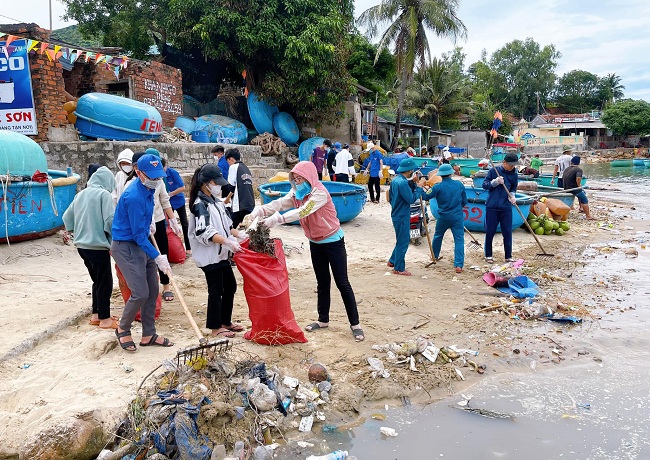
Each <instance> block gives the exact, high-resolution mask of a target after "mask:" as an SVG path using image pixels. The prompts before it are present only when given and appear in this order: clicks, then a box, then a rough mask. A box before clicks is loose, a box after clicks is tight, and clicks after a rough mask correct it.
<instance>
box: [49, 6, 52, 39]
mask: <svg viewBox="0 0 650 460" xmlns="http://www.w3.org/2000/svg"><path fill="white" fill-rule="evenodd" d="M49 4H50V33H52V0H49Z"/></svg>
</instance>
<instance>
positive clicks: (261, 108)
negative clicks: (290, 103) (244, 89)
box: [246, 91, 280, 134]
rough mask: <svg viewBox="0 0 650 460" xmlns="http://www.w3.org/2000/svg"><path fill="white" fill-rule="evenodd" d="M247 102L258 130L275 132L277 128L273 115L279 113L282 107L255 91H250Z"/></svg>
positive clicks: (260, 131) (249, 112)
mask: <svg viewBox="0 0 650 460" xmlns="http://www.w3.org/2000/svg"><path fill="white" fill-rule="evenodd" d="M246 104H247V105H248V114H249V115H250V117H251V121H252V122H253V126H255V129H256V130H257V132H258V133H260V134H264V133H271V134H275V130H274V129H273V115H275V114H276V113H278V112H279V111H280V109H278V107H277V106H275V105H272V104H269V103H268V102H266V101H265V100H263V99H260V98H259V96H258V95H257V94H256V93H254V92H253V91H251V92H249V93H248V98H246Z"/></svg>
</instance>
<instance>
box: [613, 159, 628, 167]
mask: <svg viewBox="0 0 650 460" xmlns="http://www.w3.org/2000/svg"><path fill="white" fill-rule="evenodd" d="M632 164H633V161H632V160H612V161H610V163H609V165H610V166H611V167H612V168H626V167H628V166H632Z"/></svg>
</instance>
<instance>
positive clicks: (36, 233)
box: [0, 170, 80, 243]
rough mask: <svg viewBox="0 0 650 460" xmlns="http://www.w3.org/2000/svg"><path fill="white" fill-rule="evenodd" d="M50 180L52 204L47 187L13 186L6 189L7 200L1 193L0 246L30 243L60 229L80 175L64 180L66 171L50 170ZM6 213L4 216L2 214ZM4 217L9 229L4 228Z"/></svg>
mask: <svg viewBox="0 0 650 460" xmlns="http://www.w3.org/2000/svg"><path fill="white" fill-rule="evenodd" d="M48 173H49V175H50V176H51V177H52V185H53V187H52V188H53V191H54V203H55V205H56V208H57V211H58V215H56V214H55V213H54V208H53V207H52V203H51V201H50V194H49V189H48V185H47V183H38V182H31V181H29V182H13V183H11V184H10V185H9V187H8V189H7V199H6V200H5V197H4V196H3V193H4V192H2V190H0V217H1V218H0V243H6V242H7V237H8V238H9V242H12V243H13V242H16V241H25V240H33V239H36V238H43V237H44V236H48V235H50V234H52V233H55V232H56V231H57V230H58V229H59V228H60V227H61V226H63V213H64V212H65V210H66V209H68V206H70V203H72V200H73V199H74V196H75V194H76V191H77V182H79V179H80V177H79V175H78V174H73V175H72V176H71V177H67V174H66V172H65V171H54V170H49V171H48ZM5 212H6V214H5ZM5 215H6V217H7V218H8V225H5Z"/></svg>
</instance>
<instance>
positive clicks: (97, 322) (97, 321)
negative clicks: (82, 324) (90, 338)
mask: <svg viewBox="0 0 650 460" xmlns="http://www.w3.org/2000/svg"><path fill="white" fill-rule="evenodd" d="M111 319H112V320H114V321H117V320H119V319H120V318H118V317H117V316H111ZM88 324H90V325H91V326H99V320H98V319H95V320H92V319H91V320H89V321H88Z"/></svg>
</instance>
